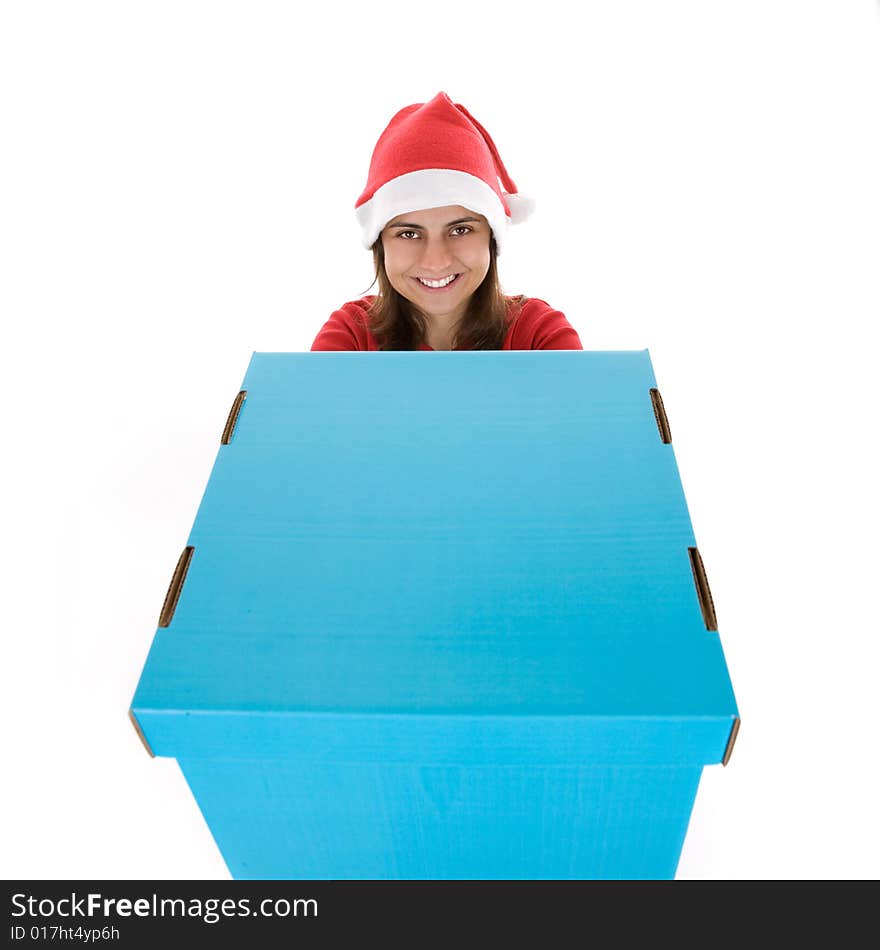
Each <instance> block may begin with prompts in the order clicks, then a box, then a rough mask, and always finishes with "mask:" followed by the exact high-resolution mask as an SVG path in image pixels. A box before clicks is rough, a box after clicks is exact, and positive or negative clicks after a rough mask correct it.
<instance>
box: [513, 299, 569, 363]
mask: <svg viewBox="0 0 880 950" xmlns="http://www.w3.org/2000/svg"><path fill="white" fill-rule="evenodd" d="M510 348H511V349H513V350H582V349H583V348H584V347H583V344H582V343H581V338H580V337H579V336H578V332H577V330H575V328H574V327H573V326H572V325H571V324H570V323H569V322H568V319H567V318H566V316H565V314H564V313H562V312H561V311H559V310H554V309H553V307H551V306H550V304H548V303H547V301H546V300H541V299H539V298H538V297H531V298H530V299H529V300H528V301H527V302H526V304H525V305H524V307H523V309H522V312H521V313H520V315H519V318H518V319H517V321H516V324H515V326H514V335H513V338H512V340H511V347H510Z"/></svg>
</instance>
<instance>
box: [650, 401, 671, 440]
mask: <svg viewBox="0 0 880 950" xmlns="http://www.w3.org/2000/svg"><path fill="white" fill-rule="evenodd" d="M648 391H649V392H650V394H651V405H652V406H653V407H654V418H655V419H656V420H657V428H658V429H659V430H660V441H661V442H663V443H664V444H666V445H668V444H669V443H671V442H672V432H671V431H670V429H669V420H668V419H667V418H666V409H665V408H664V407H663V397H662V396H661V395H660V390H659V389H650V390H648Z"/></svg>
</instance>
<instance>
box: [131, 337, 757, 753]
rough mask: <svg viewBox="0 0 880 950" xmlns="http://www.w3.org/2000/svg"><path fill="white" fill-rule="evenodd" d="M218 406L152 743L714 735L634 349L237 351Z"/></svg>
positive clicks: (682, 523) (626, 748) (145, 721)
mask: <svg viewBox="0 0 880 950" xmlns="http://www.w3.org/2000/svg"><path fill="white" fill-rule="evenodd" d="M245 392H246V394H247V398H246V399H244V398H243V396H244V393H245ZM233 416H234V422H233V423H232V424H227V427H226V430H224V438H223V444H221V446H220V448H219V451H218V456H217V459H216V462H215V464H214V467H213V470H212V472H211V476H210V479H209V481H208V485H207V488H206V490H205V493H204V496H203V498H202V502H201V505H200V507H199V510H198V513H197V516H196V519H195V523H194V525H193V528H192V532H191V534H190V537H189V539H188V542H187V549H188V550H189V549H191V551H189V553H188V554H186V552H185V554H186V558H185V559H184V557H183V556H182V558H181V563H183V561H184V560H185V567H182V566H181V565H179V569H178V570H177V571H176V572H175V578H176V579H179V580H181V583H180V584H179V585H177V587H176V588H175V581H172V585H171V590H170V591H169V598H170V600H169V598H166V607H167V606H168V604H169V603H170V602H172V601H173V603H174V605H175V606H174V610H173V613H172V614H171V616H170V617H169V616H168V612H167V610H166V611H163V619H167V620H168V623H167V626H160V627H159V628H158V629H157V631H156V635H155V637H154V640H153V644H152V648H151V650H150V654H149V656H148V658H147V661H146V664H145V667H144V670H143V673H142V676H141V679H140V682H139V684H138V687H137V691H136V694H135V697H134V700H133V702H132V709H133V711H134V713H135V714H136V716H137V721H138V722H139V723H140V727H141V729H142V731H143V733H144V735H145V737H146V740H147V741H148V743H149V746H150V747H151V748H152V750H153V751H154V752H155V753H156V754H157V755H175V756H182V755H191V756H192V755H232V756H240V755H242V756H248V755H276V754H278V755H297V756H300V757H301V758H305V759H308V758H309V757H311V758H314V759H321V758H328V757H334V756H335V757H340V756H348V757H350V756H370V757H376V758H382V759H383V760H388V759H389V757H390V758H392V759H393V758H394V757H398V758H399V759H400V760H412V758H413V757H415V758H418V756H420V755H422V756H423V755H426V754H435V753H438V752H439V754H441V755H448V756H453V757H455V760H456V761H467V760H469V758H472V759H473V760H474V761H499V762H505V761H510V762H525V761H535V762H538V761H540V762H552V761H559V762H561V763H562V762H566V761H573V760H575V759H577V758H581V757H588V758H589V759H590V760H592V761H598V759H597V757H599V758H601V760H602V761H608V762H627V761H637V762H640V763H646V762H652V761H656V762H658V764H660V763H667V764H668V763H670V762H676V763H677V762H681V763H683V764H684V763H690V764H692V763H696V762H699V763H711V762H721V761H722V759H724V758H725V754H726V752H727V750H728V746H729V745H731V739H732V728H733V725H734V722H735V721H736V720H738V711H737V708H736V702H735V699H734V695H733V690H732V687H731V683H730V680H729V677H728V672H727V667H726V663H725V660H724V655H723V651H722V648H721V643H720V640H719V636H718V633H717V630H716V629H715V628H716V626H717V625H716V624H715V617H714V607H712V604H711V595H710V594H709V588H708V579H707V572H706V569H705V566H704V565H703V564H702V560H701V559H700V558H699V553H698V551H697V544H696V540H695V538H694V534H693V531H692V527H691V522H690V518H689V515H688V510H687V505H686V502H685V498H684V495H683V492H682V488H681V483H680V479H679V475H678V470H677V467H676V462H675V457H674V454H673V448H672V444H671V441H669V431H670V430H669V423H668V420H666V415H665V412H664V411H663V409H662V400H661V399H660V398H659V392H658V391H657V386H656V382H655V379H654V375H653V371H652V367H651V363H650V358H649V355H648V351H647V350H642V351H605V352H589V351H511V352H503V351H473V352H455V353H452V352H436V353H428V352H400V353H396V352H395V353H348V352H346V353H255V354H254V355H253V357H252V359H251V363H250V366H249V368H248V372H247V374H246V377H245V380H244V383H243V385H242V386H241V393H239V396H238V397H237V400H236V405H235V406H234V412H233V413H231V414H230V419H232V418H233ZM172 591H173V593H172ZM572 757H574V758H572Z"/></svg>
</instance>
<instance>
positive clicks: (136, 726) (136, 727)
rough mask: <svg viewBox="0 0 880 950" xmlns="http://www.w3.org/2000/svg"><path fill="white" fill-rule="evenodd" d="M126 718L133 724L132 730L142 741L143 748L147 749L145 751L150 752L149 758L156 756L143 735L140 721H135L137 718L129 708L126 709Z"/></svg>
mask: <svg viewBox="0 0 880 950" xmlns="http://www.w3.org/2000/svg"><path fill="white" fill-rule="evenodd" d="M128 718H129V721H130V722H131V724H132V725H133V726H134V731H135V732H136V733H137V734H138V739H140V740H141V742H142V743H143V746H144V748H145V749H146V750H147V752H149V753H150V758H151V759H155V758H156V756H155V754H154V752H153V750H152V749H151V748H150V743H149V742H147V737H146V736H145V735H144V731H143V729H141V727H140V723H139V722H138V721H137V719H136V718H135V715H134V713H133V712H132V710H130V709H129V711H128Z"/></svg>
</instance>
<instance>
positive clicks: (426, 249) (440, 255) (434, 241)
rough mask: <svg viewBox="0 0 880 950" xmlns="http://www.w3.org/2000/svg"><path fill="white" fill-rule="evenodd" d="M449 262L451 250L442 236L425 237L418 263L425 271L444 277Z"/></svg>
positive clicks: (450, 261) (450, 260)
mask: <svg viewBox="0 0 880 950" xmlns="http://www.w3.org/2000/svg"><path fill="white" fill-rule="evenodd" d="M451 263H452V252H451V250H450V248H449V245H448V244H447V243H446V241H445V240H444V239H443V238H438V237H433V238H426V239H425V242H424V245H423V247H422V256H421V258H420V260H419V264H420V266H421V267H422V268H423V269H424V270H425V271H426V272H428V273H431V274H436V275H437V276H438V277H445V276H446V274H447V273H448V269H449V265H450V264H451Z"/></svg>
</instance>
